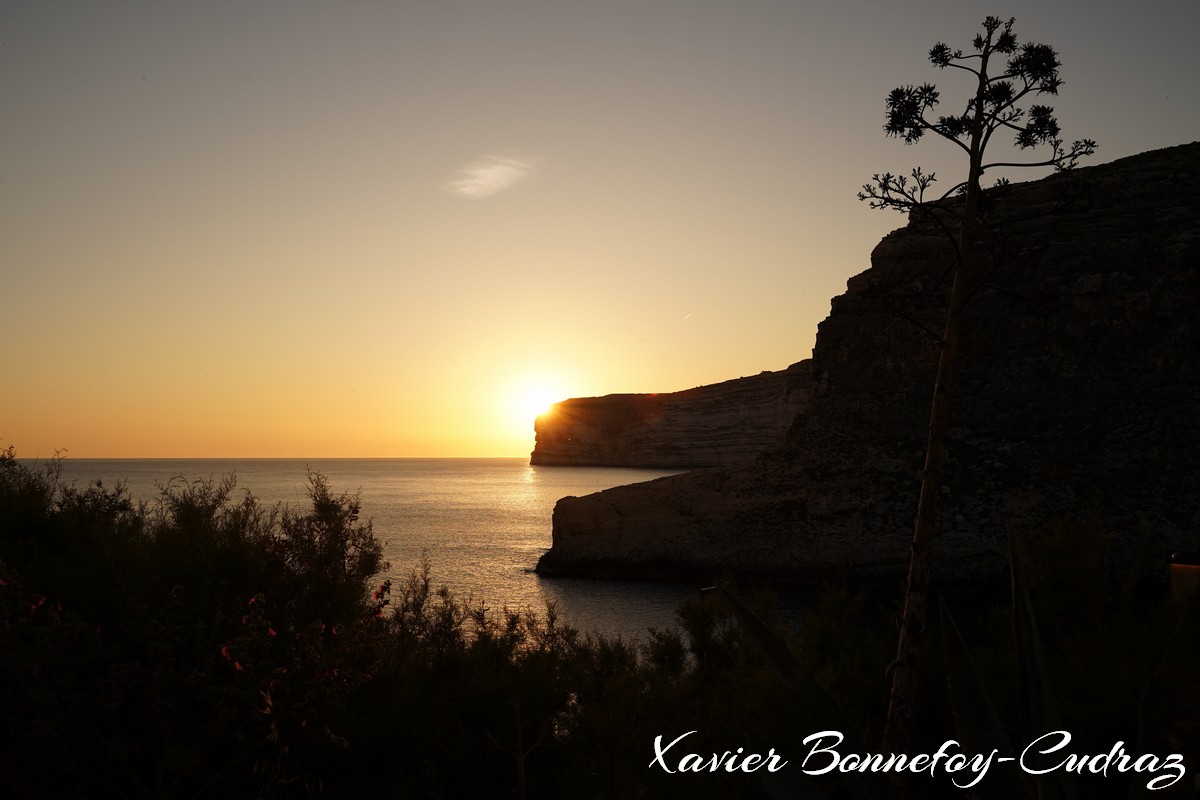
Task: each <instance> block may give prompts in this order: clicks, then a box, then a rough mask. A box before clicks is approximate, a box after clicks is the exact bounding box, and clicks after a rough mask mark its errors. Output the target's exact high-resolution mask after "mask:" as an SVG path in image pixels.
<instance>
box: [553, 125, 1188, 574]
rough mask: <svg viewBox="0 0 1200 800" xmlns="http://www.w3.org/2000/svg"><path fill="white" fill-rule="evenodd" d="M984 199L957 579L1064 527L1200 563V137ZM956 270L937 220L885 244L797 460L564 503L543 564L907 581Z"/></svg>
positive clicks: (968, 366) (1127, 562)
mask: <svg viewBox="0 0 1200 800" xmlns="http://www.w3.org/2000/svg"><path fill="white" fill-rule="evenodd" d="M987 197H988V198H989V201H990V202H991V204H992V206H993V207H992V209H991V212H990V214H989V220H990V225H991V229H992V232H993V233H992V235H991V237H990V238H989V239H988V241H987V242H986V243H985V244H984V246H983V251H984V252H985V253H986V255H987V259H986V260H987V263H986V264H985V265H984V266H983V268H981V269H980V270H978V273H977V275H976V276H975V278H974V285H973V287H972V290H971V299H970V301H969V305H968V308H967V319H966V327H965V330H964V333H963V340H962V355H961V357H960V360H959V366H958V370H957V377H956V384H955V387H954V397H953V401H952V404H951V416H952V431H951V437H950V441H949V442H948V447H949V461H948V463H947V468H946V471H945V473H944V477H945V480H944V483H943V489H942V503H941V507H940V509H939V521H938V534H937V540H936V544H935V550H936V559H937V567H936V568H937V570H938V571H939V574H940V575H942V576H943V577H946V578H951V579H963V580H976V579H981V578H989V577H995V576H997V575H1001V574H1003V571H1004V569H1005V564H1006V555H1005V554H1006V550H1007V538H1006V534H1007V533H1010V532H1011V533H1013V534H1015V535H1016V536H1018V537H1036V536H1039V535H1042V534H1046V533H1049V532H1051V531H1052V530H1054V529H1062V528H1063V527H1066V528H1073V529H1076V530H1078V531H1082V532H1083V534H1084V536H1085V537H1086V538H1090V540H1092V541H1095V540H1097V539H1101V538H1103V539H1107V540H1108V541H1109V543H1110V545H1111V546H1110V547H1108V548H1107V552H1108V554H1109V557H1110V558H1111V559H1113V560H1114V561H1115V562H1116V563H1118V564H1120V565H1121V566H1122V567H1123V568H1128V569H1130V570H1136V571H1142V572H1144V571H1152V570H1159V571H1161V570H1162V569H1163V566H1162V565H1163V563H1164V556H1165V554H1166V552H1169V550H1171V549H1174V548H1183V549H1191V550H1196V549H1200V143H1194V144H1191V145H1183V146H1180V147H1175V148H1170V149H1167V150H1161V151H1155V152H1151V153H1145V154H1142V155H1140V156H1135V157H1132V158H1127V159H1122V160H1120V161H1116V162H1113V163H1110V164H1104V165H1100V166H1095V167H1088V168H1080V169H1077V170H1075V171H1072V172H1069V173H1063V174H1059V175H1055V176H1052V177H1050V178H1046V179H1044V180H1041V181H1036V182H1032V183H1027V184H1017V185H1013V186H1010V187H1008V188H1007V189H1004V190H994V191H991V192H989V193H988V195H987ZM951 258H952V254H951V249H950V248H949V246H948V242H947V239H946V237H945V235H944V234H943V233H942V232H941V231H940V230H939V229H937V228H936V227H934V226H932V225H930V224H928V223H923V222H922V221H921V220H920V219H916V218H914V219H912V220H910V222H909V224H908V226H907V227H905V228H902V229H900V230H898V231H895V232H893V233H891V234H889V235H888V236H887V237H885V238H884V239H883V241H882V242H880V244H879V245H878V246H877V247H876V249H875V251H874V252H873V253H872V256H871V262H872V267H871V268H870V269H869V270H867V271H866V272H864V273H862V274H860V275H857V276H855V277H853V278H851V279H850V280H849V282H848V285H847V291H846V292H845V294H843V295H841V296H839V297H836V298H834V299H833V302H832V309H831V313H830V315H829V317H828V318H826V319H825V320H824V321H823V322H822V323H821V325H820V327H819V329H818V334H817V339H816V346H815V347H814V350H813V358H812V362H811V374H812V381H813V386H812V396H811V399H810V402H809V405H808V408H807V410H806V411H805V412H804V413H803V414H801V415H800V416H799V417H798V418H797V420H796V422H795V424H794V425H793V427H792V429H791V431H790V433H789V439H788V443H787V445H786V446H785V447H784V448H782V449H780V450H778V451H775V452H773V453H771V454H768V455H766V456H763V457H761V458H760V459H758V460H757V461H756V462H754V463H753V464H750V465H744V466H739V467H722V468H716V469H708V470H699V471H696V472H691V473H688V474H685V475H678V476H673V477H669V478H662V479H659V480H657V481H652V482H648V483H643V484H635V485H632V486H625V487H619V488H616V489H611V490H608V491H605V492H600V493H598V494H594V495H590V496H588V497H579V498H574V497H572V498H564V499H563V500H561V501H560V502H559V503H558V505H557V507H556V509H555V512H554V539H553V547H552V548H551V550H550V551H549V552H547V553H546V555H545V556H544V557H543V558H542V560H541V562H540V563H539V565H538V569H539V571H540V572H542V573H543V574H564V573H569V574H610V575H611V574H622V575H638V574H643V575H645V574H649V575H655V576H661V575H665V574H671V573H713V572H718V571H721V570H724V569H730V568H732V569H735V570H741V571H745V572H757V573H784V574H787V575H789V576H793V577H800V578H802V577H804V576H808V575H813V574H827V573H828V572H830V571H839V572H844V573H849V574H854V575H857V576H868V575H878V576H891V575H897V574H902V573H903V571H904V569H905V568H906V565H907V563H908V552H909V542H910V539H911V526H912V519H913V515H914V510H915V500H916V490H917V486H918V483H919V480H920V472H921V463H922V458H923V451H924V444H925V433H926V430H927V425H928V413H929V411H928V409H929V401H930V392H931V390H932V385H933V375H934V372H935V366H936V357H937V352H938V350H937V338H936V337H937V333H936V332H938V331H940V330H941V326H942V323H943V321H944V308H945V296H946V293H947V287H946V285H945V284H946V280H945V273H946V271H947V268H948V267H949V265H950V263H951Z"/></svg>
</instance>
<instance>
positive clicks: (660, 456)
mask: <svg viewBox="0 0 1200 800" xmlns="http://www.w3.org/2000/svg"><path fill="white" fill-rule="evenodd" d="M808 367H809V362H807V361H803V362H801V363H799V364H793V365H791V366H790V367H788V368H787V369H785V370H781V371H779V372H762V373H759V374H758V375H754V376H752V377H748V378H736V379H734V380H729V381H724V382H722V383H715V384H712V385H709V386H700V387H697V388H695V389H686V390H684V391H682V392H671V393H667V394H610V395H605V396H604V397H580V398H572V399H570V400H564V401H562V402H561V403H556V404H555V405H554V406H552V407H551V409H550V410H549V411H548V412H547V413H545V414H543V415H542V416H540V417H538V418H537V421H536V422H535V423H534V430H535V431H536V433H537V440H536V444H535V445H534V449H533V453H532V454H531V455H530V458H529V463H531V464H535V465H549V466H601V467H680V468H694V467H713V466H720V465H729V464H738V463H743V462H747V461H753V460H754V458H755V457H756V456H758V455H761V454H762V453H763V452H765V451H767V450H770V449H773V448H778V447H780V446H782V445H783V444H784V443H785V442H786V440H787V432H788V429H789V428H790V427H791V425H792V422H793V421H795V419H796V416H797V414H799V413H800V412H801V411H802V410H803V409H804V407H805V405H806V403H807V401H808V396H809V382H808V376H809V369H808Z"/></svg>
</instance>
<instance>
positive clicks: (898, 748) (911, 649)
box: [884, 131, 982, 753]
mask: <svg viewBox="0 0 1200 800" xmlns="http://www.w3.org/2000/svg"><path fill="white" fill-rule="evenodd" d="M981 138H982V137H981V135H980V134H979V132H978V131H977V132H976V134H975V135H974V136H973V137H972V143H971V171H970V176H969V179H968V181H967V197H966V202H965V203H964V204H963V216H962V223H961V227H960V228H959V235H958V266H957V267H956V268H955V270H954V281H953V283H952V285H951V288H950V303H949V306H948V308H947V309H946V327H945V332H944V333H943V335H942V348H941V353H940V355H939V358H938V371H937V379H936V381H935V382H934V389H933V403H932V408H931V410H930V414H929V438H928V440H927V442H926V447H925V469H924V472H923V473H922V476H921V493H920V497H919V498H918V500H917V517H916V521H915V523H914V525H913V539H912V554H911V556H910V559H909V566H908V583H907V585H906V587H905V593H904V613H903V616H902V617H901V622H900V641H899V644H898V645H897V648H896V661H895V663H894V669H893V672H892V693H891V698H890V700H889V703H888V719H887V727H886V729H885V730H884V746H885V750H886V751H888V752H892V753H912V752H913V746H914V744H915V742H914V741H913V739H914V731H913V727H914V726H913V715H914V712H915V710H916V704H917V684H918V679H919V674H918V670H917V666H918V664H919V662H920V653H921V643H922V640H923V638H924V632H925V619H926V611H927V609H928V599H929V572H930V563H931V561H932V558H933V535H934V530H935V527H936V523H937V507H938V493H939V491H940V490H941V483H942V467H943V465H944V464H945V461H946V433H947V431H948V430H949V427H950V388H951V386H952V385H953V383H954V364H955V362H956V361H957V360H958V340H959V331H960V328H961V327H962V307H963V301H964V299H965V298H966V294H967V282H968V278H969V276H970V274H971V265H972V251H973V244H974V239H975V232H976V226H977V223H976V211H977V208H978V205H979V191H980V190H979V175H980V172H981V169H980V164H981V161H982V152H981V148H980V140H981Z"/></svg>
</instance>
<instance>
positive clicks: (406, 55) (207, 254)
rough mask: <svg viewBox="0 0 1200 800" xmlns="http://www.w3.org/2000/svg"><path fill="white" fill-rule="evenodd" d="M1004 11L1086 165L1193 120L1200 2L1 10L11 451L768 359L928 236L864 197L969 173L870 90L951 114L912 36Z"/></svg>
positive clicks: (381, 429) (255, 436) (445, 412)
mask: <svg viewBox="0 0 1200 800" xmlns="http://www.w3.org/2000/svg"><path fill="white" fill-rule="evenodd" d="M989 13H991V14H996V15H999V16H1004V17H1008V16H1015V17H1016V18H1017V23H1016V27H1015V30H1016V33H1017V35H1018V38H1019V40H1020V41H1031V40H1032V41H1039V42H1045V43H1048V44H1051V45H1054V46H1055V47H1056V48H1057V49H1058V51H1059V54H1060V57H1061V59H1062V61H1063V64H1064V66H1063V70H1062V74H1063V77H1064V78H1065V80H1066V84H1065V86H1064V88H1063V90H1062V93H1061V95H1060V96H1059V97H1058V98H1053V99H1051V100H1050V101H1049V102H1050V104H1052V105H1054V106H1055V108H1056V110H1057V112H1058V117H1059V121H1060V123H1061V124H1062V126H1063V131H1064V135H1065V136H1066V138H1067V139H1068V140H1070V139H1074V138H1082V137H1090V138H1094V139H1096V140H1097V141H1098V142H1099V144H1100V149H1099V151H1098V152H1097V154H1096V156H1094V157H1093V158H1092V159H1090V161H1089V163H1102V162H1106V161H1111V160H1114V159H1117V158H1120V157H1123V156H1127V155H1132V154H1135V153H1139V152H1142V151H1145V150H1150V149H1154V148H1159V147H1166V146H1170V145H1174V144H1181V143H1184V142H1189V141H1192V140H1194V139H1196V138H1197V136H1198V135H1200V90H1198V89H1197V86H1200V67H1198V65H1197V64H1198V62H1197V60H1196V58H1195V36H1196V32H1197V31H1200V2H1197V1H1196V0H1163V1H1162V2H1154V1H1153V0H1151V2H1147V3H1144V4H1141V5H1140V6H1135V4H1134V3H1130V2H1119V3H1118V2H1088V3H1084V2H1071V3H1064V2H1048V1H1047V0H1039V2H1026V1H1025V0H1022V1H1021V2H1015V1H1013V0H1010V1H1009V2H1007V3H1005V4H1002V5H984V4H980V3H974V2H963V0H954V1H951V0H945V1H944V2H943V1H942V0H936V1H935V0H923V1H922V2H889V3H884V2H861V1H860V2H856V1H855V0H841V2H837V3H834V2H822V3H817V2H801V1H800V0H786V1H784V0H774V1H768V0H746V1H745V2H739V3H733V2H707V1H706V0H605V1H604V2H565V1H560V2H533V1H528V2H507V1H506V0H430V1H429V2H413V1H411V0H405V1H404V2H400V1H399V0H396V1H395V2H386V1H385V0H376V1H375V2H343V3H330V2H324V3H319V2H304V1H302V0H287V1H286V2H285V1H284V0H259V1H256V0H236V1H235V0H205V2H191V3H164V2H111V3H108V2H106V3H96V2H47V1H46V0H38V1H37V2H22V1H21V0H7V1H6V2H4V3H3V4H2V5H0V108H2V112H0V113H2V117H0V119H2V120H3V124H2V125H0V156H2V157H0V302H2V303H3V307H2V308H3V311H2V313H0V335H2V337H3V349H2V350H0V353H2V355H0V380H2V382H3V391H2V392H0V447H7V446H9V445H13V446H15V447H16V450H17V453H18V455H20V456H25V457H31V458H32V457H35V456H36V457H45V456H48V455H50V454H52V453H53V452H54V451H55V450H57V449H64V448H65V449H66V450H67V452H68V454H69V455H70V456H72V457H209V456H211V457H255V456H262V457H273V456H278V457H340V456H347V457H371V456H396V457H403V456H522V455H527V454H528V453H529V450H530V449H531V447H532V444H533V429H532V417H533V415H534V413H536V406H537V405H538V404H541V403H545V402H548V401H551V400H557V399H562V398H565V397H567V396H586V395H597V394H607V393H610V392H651V391H657V392H667V391H674V390H678V389H684V388H688V387H691V386H696V385H700V384H705V383H713V382H717V381H721V380H726V379H728V378H734V377H738V376H742V375H751V374H754V373H757V372H760V371H762V370H777V369H782V368H784V367H786V366H787V365H788V364H790V363H793V362H795V361H799V360H800V359H802V358H806V357H807V356H808V355H809V354H810V351H811V348H812V344H813V337H814V334H815V331H816V326H817V323H818V322H819V321H820V320H821V319H822V318H823V317H824V316H825V315H826V314H827V313H828V310H829V300H830V298H831V297H832V296H833V295H836V294H838V293H840V292H841V291H842V290H843V289H844V287H845V282H846V279H847V278H848V277H850V276H851V275H854V274H856V273H858V272H861V271H862V270H864V269H866V268H867V267H868V266H869V263H870V262H869V256H870V252H871V250H872V248H873V247H874V246H875V244H876V243H877V242H878V240H879V238H880V237H881V236H882V235H883V234H885V233H886V232H888V231H889V230H892V229H894V228H896V227H899V226H900V225H902V224H903V222H904V220H903V219H902V218H901V217H900V216H898V215H895V214H885V213H883V212H879V211H871V210H869V209H868V208H867V207H866V205H865V204H863V203H860V202H858V201H857V200H856V199H855V192H856V191H857V190H858V189H859V187H860V186H861V184H863V183H864V182H866V181H867V180H868V179H869V178H870V176H871V174H872V173H873V172H880V171H884V170H891V171H905V172H907V171H908V169H909V168H911V167H912V166H914V165H916V164H923V165H926V166H927V167H929V168H931V169H934V170H935V171H937V172H938V174H939V175H940V176H943V177H944V179H945V180H946V181H947V182H948V183H947V185H949V184H951V183H953V182H955V181H956V180H957V179H958V178H959V177H960V176H961V174H962V169H963V164H962V163H961V162H960V159H959V158H958V157H957V154H956V153H955V152H953V148H951V147H950V146H949V145H946V144H944V143H941V142H938V141H933V140H929V141H922V142H921V143H920V144H918V145H916V146H914V147H905V145H904V144H902V143H900V142H897V141H896V140H889V139H886V138H885V137H884V136H883V132H882V124H883V114H884V98H885V96H886V94H887V93H888V91H889V90H890V89H892V88H894V87H895V86H897V85H900V84H903V83H922V82H925V81H932V82H936V83H937V84H938V86H939V89H941V90H942V96H943V98H944V101H945V102H946V104H947V105H946V108H947V112H949V111H950V110H954V111H957V110H958V105H959V100H960V98H965V96H966V94H967V92H968V91H969V89H970V87H969V86H968V84H967V83H966V81H965V80H964V78H965V77H966V76H965V74H964V73H959V72H954V71H950V72H938V71H937V70H935V69H933V68H932V67H931V66H930V65H929V64H928V61H927V60H926V53H927V51H928V50H929V48H930V46H931V45H933V44H934V43H935V42H936V41H939V40H942V41H946V42H947V43H948V44H950V45H951V46H952V47H963V48H968V47H969V45H970V40H971V38H972V37H973V36H974V35H975V33H976V32H977V30H979V23H980V21H981V20H982V19H983V17H984V16H986V15H987V14H989ZM994 147H995V148H996V151H997V152H1000V150H1001V149H1005V148H1007V143H1006V142H997V143H996V145H994ZM1043 174H1045V173H1044V172H1014V173H1011V177H1012V179H1013V180H1024V179H1029V178H1033V177H1040V176H1041V175H1043Z"/></svg>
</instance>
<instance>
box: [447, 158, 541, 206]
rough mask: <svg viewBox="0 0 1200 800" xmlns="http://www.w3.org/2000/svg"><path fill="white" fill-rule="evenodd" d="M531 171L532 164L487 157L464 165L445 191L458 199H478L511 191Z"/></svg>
mask: <svg viewBox="0 0 1200 800" xmlns="http://www.w3.org/2000/svg"><path fill="white" fill-rule="evenodd" d="M532 171H533V164H532V163H531V162H529V161H521V160H519V159H516V158H507V157H504V156H495V155H488V156H484V157H483V158H481V159H479V160H478V161H472V162H471V163H470V164H466V165H464V166H463V167H462V168H461V169H460V170H459V175H460V176H461V177H459V178H458V179H456V180H452V181H450V182H449V183H447V184H446V190H447V191H448V192H450V193H451V194H456V195H458V196H459V197H470V198H472V199H479V198H483V197H491V196H492V195H494V194H497V193H498V192H503V191H504V190H505V189H511V188H512V187H513V186H516V185H517V184H518V183H520V182H521V181H522V180H524V179H525V177H526V176H527V175H529V173H530V172H532Z"/></svg>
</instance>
